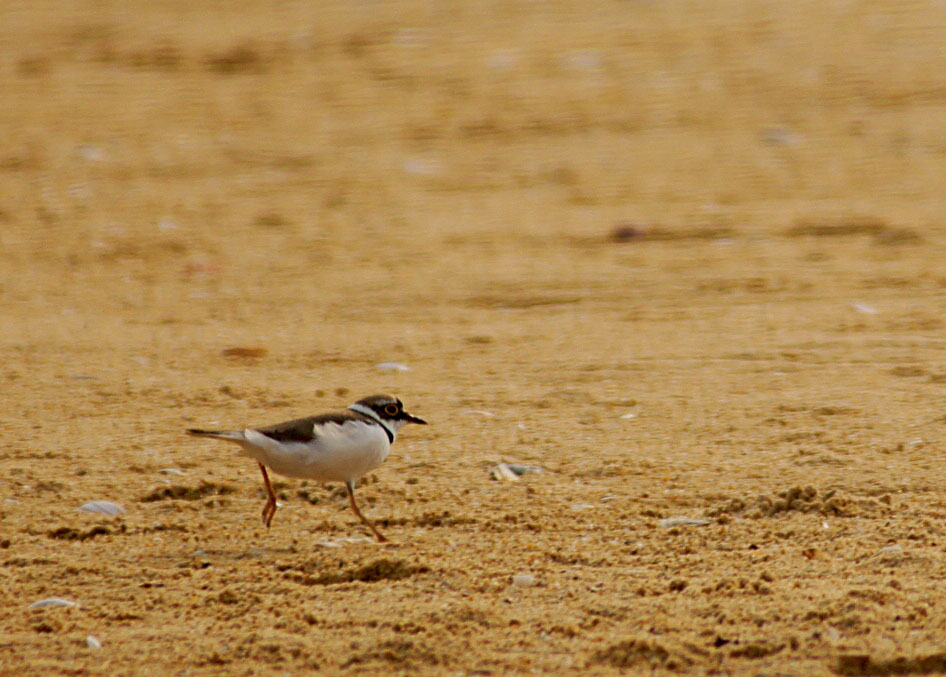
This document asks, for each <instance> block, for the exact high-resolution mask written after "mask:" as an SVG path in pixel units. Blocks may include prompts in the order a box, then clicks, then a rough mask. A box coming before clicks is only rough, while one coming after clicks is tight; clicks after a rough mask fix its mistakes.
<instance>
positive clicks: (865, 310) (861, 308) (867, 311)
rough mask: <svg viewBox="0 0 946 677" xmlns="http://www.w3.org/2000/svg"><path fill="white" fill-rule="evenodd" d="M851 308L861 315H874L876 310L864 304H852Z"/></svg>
mask: <svg viewBox="0 0 946 677" xmlns="http://www.w3.org/2000/svg"><path fill="white" fill-rule="evenodd" d="M851 308H853V309H854V310H856V311H857V312H859V313H861V314H863V315H876V314H877V309H876V308H874V306H869V305H867V304H866V303H852V304H851Z"/></svg>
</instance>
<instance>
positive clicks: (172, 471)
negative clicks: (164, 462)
mask: <svg viewBox="0 0 946 677" xmlns="http://www.w3.org/2000/svg"><path fill="white" fill-rule="evenodd" d="M158 472H160V473H164V474H165V475H183V474H184V471H183V470H179V469H177V468H161V469H160V470H159V471H158Z"/></svg>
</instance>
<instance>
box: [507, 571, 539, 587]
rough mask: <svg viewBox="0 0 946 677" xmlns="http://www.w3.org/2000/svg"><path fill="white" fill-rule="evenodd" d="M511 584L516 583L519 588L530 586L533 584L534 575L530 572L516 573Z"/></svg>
mask: <svg viewBox="0 0 946 677" xmlns="http://www.w3.org/2000/svg"><path fill="white" fill-rule="evenodd" d="M512 583H513V585H518V586H519V587H520V588H531V587H532V586H533V585H535V583H536V581H535V576H533V575H532V574H516V575H515V576H513V577H512Z"/></svg>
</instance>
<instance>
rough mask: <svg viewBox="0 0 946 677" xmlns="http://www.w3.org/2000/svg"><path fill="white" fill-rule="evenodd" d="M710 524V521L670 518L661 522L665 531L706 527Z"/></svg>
mask: <svg viewBox="0 0 946 677" xmlns="http://www.w3.org/2000/svg"><path fill="white" fill-rule="evenodd" d="M709 523H710V521H709V520H702V519H693V518H690V517H668V518H667V519H662V520H660V526H662V527H663V528H664V529H672V528H673V527H705V526H706V525H707V524H709Z"/></svg>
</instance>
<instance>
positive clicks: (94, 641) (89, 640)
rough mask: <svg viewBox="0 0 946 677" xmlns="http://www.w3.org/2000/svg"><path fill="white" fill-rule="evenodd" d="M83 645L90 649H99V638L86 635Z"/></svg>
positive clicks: (100, 646)
mask: <svg viewBox="0 0 946 677" xmlns="http://www.w3.org/2000/svg"><path fill="white" fill-rule="evenodd" d="M85 645H86V646H87V647H89V648H90V649H101V648H102V643H101V642H100V641H99V638H98V637H96V636H95V635H87V636H86V638H85Z"/></svg>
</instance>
